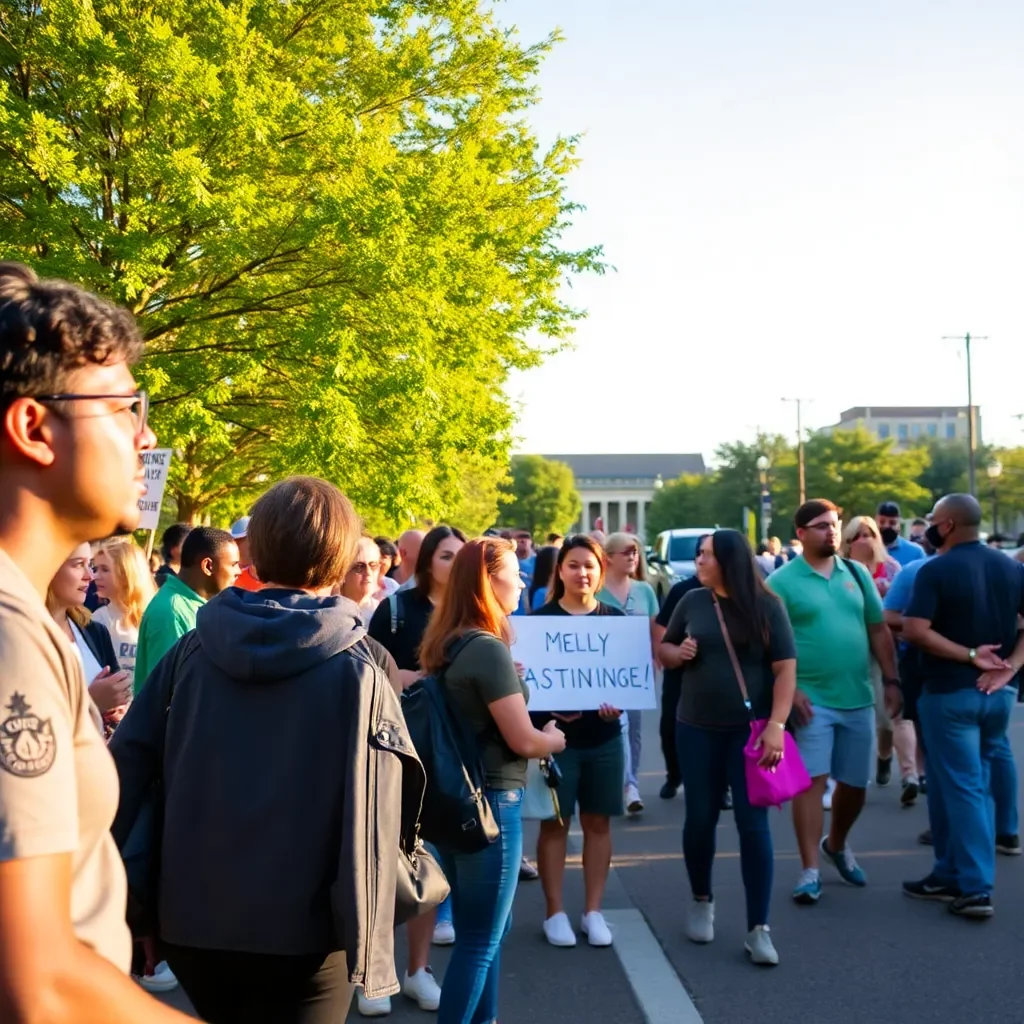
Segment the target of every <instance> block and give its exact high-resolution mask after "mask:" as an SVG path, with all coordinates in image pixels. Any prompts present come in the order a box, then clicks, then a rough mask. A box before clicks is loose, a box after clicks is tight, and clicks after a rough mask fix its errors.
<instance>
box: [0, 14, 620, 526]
mask: <svg viewBox="0 0 1024 1024" xmlns="http://www.w3.org/2000/svg"><path fill="white" fill-rule="evenodd" d="M554 42H555V37H554V36H552V37H549V38H548V39H546V40H543V41H541V42H540V43H538V44H536V45H523V44H521V43H520V42H519V40H518V39H517V38H516V36H515V35H514V34H513V33H509V32H506V31H504V30H502V29H500V28H499V27H498V26H497V25H495V24H494V22H493V21H492V20H491V17H490V14H489V13H488V11H487V10H486V9H485V8H484V5H483V4H482V2H477V0H430V2H427V0H387V2H383V3H382V2H380V0H352V2H347V3H336V2H331V0H307V2H304V3H297V2H294V0H292V2H282V0H64V2H61V3H52V4H50V3H44V4H40V3H37V2H35V0H12V2H9V3H5V4H3V5H0V258H5V259H22V260H25V261H26V262H28V263H31V264H32V265H33V266H35V267H36V269H37V270H38V271H39V272H40V273H42V274H44V275H49V276H61V277H67V278H69V279H72V280H75V281H78V282H81V283H82V284H84V285H86V286H87V287H89V288H92V289H93V290H95V291H98V292H101V293H104V294H107V295H109V296H111V297H112V298H113V299H115V300H116V301H118V302H121V303H124V304H126V305H128V306H129V307H130V308H131V309H132V310H133V311H134V313H135V314H136V316H137V318H138V320H139V323H140V325H141V328H142V330H143V333H144V336H145V338H146V340H147V355H146V359H145V361H144V364H143V366H142V367H141V370H140V378H141V380H142V382H143V383H144V385H145V386H146V387H147V388H148V389H149V391H150V392H151V395H152V398H153V421H154V426H155V428H156V430H157V434H158V436H159V441H160V444H161V445H163V446H166V447H171V448H173V449H175V450H176V452H177V453H178V456H177V458H176V459H175V461H174V463H173V466H172V472H171V477H170V481H169V486H168V494H169V495H170V500H171V502H172V503H173V504H174V506H175V508H174V512H175V517H176V518H179V519H184V520H192V521H195V520H197V519H199V518H202V517H203V516H205V515H213V517H214V518H215V519H218V520H223V519H226V518H227V517H228V516H230V515H231V514H233V513H234V512H236V511H238V510H241V509H244V508H245V507H246V506H247V505H248V504H249V503H250V502H251V500H252V499H253V498H254V497H255V496H256V495H257V494H258V493H260V491H262V490H263V489H264V488H265V487H266V485H267V483H268V482H269V481H273V480H274V479H277V478H279V477H280V476H283V475H286V474H288V473H294V472H311V473H317V474H320V475H323V476H325V477H327V478H329V479H331V480H333V481H335V482H336V483H338V484H339V485H340V486H341V487H342V488H344V489H345V490H346V491H347V492H348V493H349V495H350V496H351V497H352V498H353V499H354V501H355V502H356V504H357V505H358V507H359V508H360V509H361V510H362V511H363V512H364V513H365V514H366V515H367V516H368V518H377V519H381V520H390V521H393V522H399V521H402V520H405V521H407V517H408V516H409V514H410V513H412V514H415V515H417V516H419V517H421V518H422V517H424V516H432V517H435V518H442V517H444V516H445V515H446V514H448V513H449V512H450V511H451V510H453V509H456V508H458V506H459V503H460V502H461V501H462V500H463V499H464V497H465V494H464V491H463V486H464V484H463V480H464V477H463V474H462V464H463V460H464V459H466V458H467V457H469V456H471V455H472V456H474V457H481V458H483V459H485V460H489V461H490V462H491V463H492V464H499V463H502V462H506V461H507V456H508V449H509V445H510V437H511V428H512V425H513V412H512V409H511V408H510V404H509V402H508V399H507V397H506V395H505V393H504V390H503V384H504V381H505V379H506V377H507V375H508V373H509V372H510V370H512V369H516V368H524V367H529V366H532V365H535V364H536V363H537V362H538V361H539V360H540V358H541V357H542V355H543V352H544V351H545V350H549V349H551V348H553V347H558V346H559V345H561V344H563V343H564V339H565V338H566V337H567V335H568V334H569V332H570V331H571V329H572V326H573V323H574V321H575V320H577V319H578V318H579V317H580V315H581V313H580V311H579V310H576V309H574V308H573V307H571V306H569V305H567V304H566V303H565V302H564V301H563V300H562V299H560V297H559V294H560V285H561V284H562V283H563V281H564V280H565V278H566V277H567V276H568V275H571V274H573V273H577V272H583V271H590V270H598V271H599V270H601V269H602V268H601V264H600V262H599V252H598V250H597V249H584V250H581V251H571V250H568V249H566V248H564V247H563V246H562V245H561V244H560V239H561V236H562V234H563V232H564V230H565V229H566V227H567V226H568V225H569V223H570V221H571V218H572V215H573V213H574V212H575V208H574V206H573V204H571V203H570V202H569V201H568V200H567V198H566V196H565V180H566V175H567V174H568V173H569V172H570V171H571V169H572V168H573V166H574V163H575V157H574V140H573V139H572V138H563V139H558V140H557V141H556V142H555V143H554V144H553V145H552V147H551V148H550V149H549V150H548V151H546V152H544V151H540V150H539V149H538V146H537V141H536V139H535V137H534V136H533V134H532V133H531V131H530V129H529V127H528V125H527V124H526V121H525V114H526V111H527V110H528V108H529V107H530V106H531V104H533V102H534V101H535V98H536V95H535V84H534V83H535V77H536V72H537V69H538V66H539V63H540V61H541V60H542V59H543V57H544V55H545V53H546V52H547V51H548V49H549V48H550V47H551V45H552V44H553V43H554ZM528 337H533V338H539V339H540V342H539V343H533V344H531V343H530V342H528V341H527V338H528Z"/></svg>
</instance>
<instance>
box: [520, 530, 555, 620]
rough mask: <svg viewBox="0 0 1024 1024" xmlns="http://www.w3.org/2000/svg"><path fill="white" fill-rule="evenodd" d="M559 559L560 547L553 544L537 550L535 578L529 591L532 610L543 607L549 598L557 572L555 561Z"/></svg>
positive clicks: (528, 596)
mask: <svg viewBox="0 0 1024 1024" xmlns="http://www.w3.org/2000/svg"><path fill="white" fill-rule="evenodd" d="M557 561H558V548H556V547H555V546H554V545H553V544H549V545H547V547H543V548H541V549H540V551H538V552H537V560H536V561H535V562H534V563H533V579H531V580H530V588H529V590H528V591H527V598H528V602H527V603H528V606H529V610H530V611H531V612H535V611H536V610H537V609H538V608H542V607H543V606H544V605H545V604H546V603H547V599H548V589H549V587H550V586H551V577H552V576H553V575H554V574H555V563H556V562H557Z"/></svg>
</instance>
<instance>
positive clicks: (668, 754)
mask: <svg viewBox="0 0 1024 1024" xmlns="http://www.w3.org/2000/svg"><path fill="white" fill-rule="evenodd" d="M682 688H683V674H682V672H680V671H676V672H673V671H666V672H665V675H664V677H663V681H662V684H661V721H660V723H659V725H660V730H659V731H660V732H661V754H662V756H663V757H664V758H665V781H666V782H667V783H668V784H669V785H670V786H675V787H676V789H678V788H679V786H680V784H681V783H682V781H683V776H682V775H681V774H680V772H679V757H678V756H677V754H676V708H678V706H679V694H680V692H681V691H682Z"/></svg>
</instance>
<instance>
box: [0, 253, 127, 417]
mask: <svg viewBox="0 0 1024 1024" xmlns="http://www.w3.org/2000/svg"><path fill="white" fill-rule="evenodd" d="M141 354H142V337H141V336H140V334H139V329H138V327H137V326H136V324H135V319H134V317H133V316H132V315H131V313H129V312H128V311H127V310H125V309H120V308H118V307H117V306H115V305H113V304H112V303H110V302H107V301H106V300H105V299H101V298H99V297H98V296H96V295H92V294H90V293H89V292H87V291H84V290H83V289H81V288H78V287H76V286H75V285H73V284H68V283H67V282H66V281H41V280H39V277H38V276H37V275H36V273H35V271H34V270H32V268H31V267H26V266H25V265H24V264H22V263H2V262H0V406H4V405H6V404H7V403H8V402H11V401H13V400H14V399H15V398H21V397H24V396H28V395H40V394H54V393H58V392H61V391H64V390H66V389H67V377H68V375H69V374H71V373H72V372H74V371H75V370H78V369H81V367H83V366H86V365H88V364H89V363H94V364H98V365H101V366H102V365H105V364H108V363H114V362H120V361H122V360H123V361H125V362H127V363H134V362H135V361H136V360H137V359H138V358H139V356H140V355H141Z"/></svg>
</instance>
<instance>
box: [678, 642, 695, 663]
mask: <svg viewBox="0 0 1024 1024" xmlns="http://www.w3.org/2000/svg"><path fill="white" fill-rule="evenodd" d="M679 656H680V657H681V658H682V659H683V661H693V659H694V658H696V657H697V641H696V640H694V639H693V637H692V636H688V637H686V638H685V639H684V640H683V642H682V643H681V644H680V645H679Z"/></svg>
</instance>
